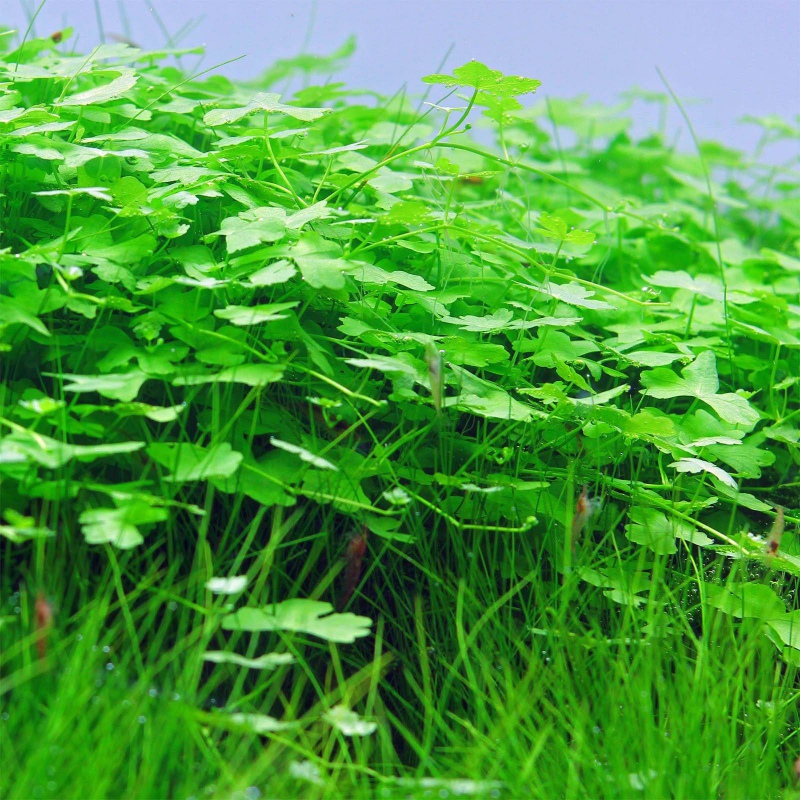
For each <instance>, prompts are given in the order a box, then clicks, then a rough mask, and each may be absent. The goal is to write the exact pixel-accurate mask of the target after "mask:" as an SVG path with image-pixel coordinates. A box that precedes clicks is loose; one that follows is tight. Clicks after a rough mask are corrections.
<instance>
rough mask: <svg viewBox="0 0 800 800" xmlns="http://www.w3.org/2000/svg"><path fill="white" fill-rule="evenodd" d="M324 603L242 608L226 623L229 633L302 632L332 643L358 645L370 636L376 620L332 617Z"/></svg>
mask: <svg viewBox="0 0 800 800" xmlns="http://www.w3.org/2000/svg"><path fill="white" fill-rule="evenodd" d="M331 611H333V606H332V605H331V604H330V603H323V602H322V601H320V600H304V599H299V598H298V599H294V600H284V601H283V602H282V603H275V604H274V605H269V606H265V607H264V608H240V609H239V610H238V611H236V612H234V613H233V614H228V615H227V616H226V617H224V618H223V620H222V627H223V628H225V629H226V630H229V631H298V632H300V633H310V634H312V635H313V636H318V637H319V638H320V639H326V640H327V641H329V642H354V641H355V640H356V639H358V638H360V637H361V636H367V635H368V634H369V628H370V626H371V625H372V620H371V619H369V617H359V616H356V615H355V614H350V613H347V614H331Z"/></svg>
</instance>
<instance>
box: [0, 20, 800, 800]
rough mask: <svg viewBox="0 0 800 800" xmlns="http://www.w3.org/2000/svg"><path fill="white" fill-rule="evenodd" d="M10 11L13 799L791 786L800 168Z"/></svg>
mask: <svg viewBox="0 0 800 800" xmlns="http://www.w3.org/2000/svg"><path fill="white" fill-rule="evenodd" d="M0 47H1V48H2V50H0V86H2V90H3V92H2V95H0V347H1V348H2V361H0V426H2V428H1V429H0V436H1V437H2V438H0V515H2V519H0V549H1V551H2V566H0V602H1V603H2V604H3V605H2V607H0V645H2V649H1V650H0V702H2V712H0V713H1V716H0V752H2V754H3V767H4V769H3V770H2V774H0V794H1V795H2V797H7V798H9V799H11V798H19V799H20V800H22V799H27V798H40V797H41V798H65V797H70V798H72V797H75V798H93V797H98V798H111V797H132V798H154V797H170V798H172V797H176V798H196V799H197V800H202V798H233V797H235V798H241V800H255V798H257V797H261V796H263V797H307V798H314V797H320V798H322V797H326V798H327V797H347V798H350V797H354V798H357V797H387V798H394V797H397V798H401V797H403V798H405V797H409V796H410V797H414V798H417V797H420V798H422V797H431V798H433V797H437V798H438V797H455V796H479V797H492V798H494V797H509V798H511V797H534V798H552V797H570V798H573V797H574V798H582V797H592V798H595V797H609V798H611V797H652V798H660V797H680V798H701V797H702V798H706V797H708V798H725V800H731V799H732V798H756V797H757V798H767V797H776V798H777V797H789V796H795V795H796V794H797V792H796V790H795V789H794V788H793V787H794V785H795V780H796V775H795V769H796V767H795V766H794V762H795V759H796V758H797V756H798V754H800V741H798V730H800V713H799V711H798V708H799V706H798V699H800V682H799V681H798V674H797V667H798V664H800V627H799V626H800V608H799V607H798V602H797V591H798V575H800V540H798V537H797V524H798V521H799V520H800V493H799V492H798V486H800V474H798V473H799V471H798V465H799V464H800V448H799V447H798V441H800V428H798V417H800V391H798V386H799V385H800V377H798V376H800V357H798V350H800V340H799V339H798V338H797V333H796V332H797V331H798V330H800V258H799V257H798V256H800V253H799V252H798V250H799V249H800V248H799V247H798V244H799V243H800V214H798V210H799V209H800V205H799V204H798V164H797V163H796V162H795V163H793V164H787V165H781V166H775V165H765V164H762V163H759V162H758V161H756V160H755V159H753V158H750V157H748V156H746V155H744V154H742V153H739V152H736V151H733V150H731V149H729V148H726V147H725V146H724V145H722V144H720V143H716V142H695V151H694V153H693V154H687V153H685V152H682V151H679V150H676V149H675V148H673V147H672V146H671V145H670V144H669V143H667V142H665V141H664V137H663V135H662V134H659V133H654V134H653V135H651V136H649V137H648V138H646V139H643V140H638V141H637V140H633V139H632V138H631V137H630V135H629V133H628V127H629V122H628V120H627V119H626V118H624V117H622V116H620V112H619V110H615V111H610V110H607V109H604V108H601V107H595V106H588V105H586V104H585V103H583V102H582V101H561V100H550V101H549V102H546V103H544V102H541V103H533V104H532V105H528V106H527V107H525V106H524V103H523V102H522V101H526V102H527V98H528V96H529V95H531V94H532V93H534V92H535V91H536V89H537V88H538V82H537V81H535V80H531V79H526V78H517V77H510V76H503V75H502V74H501V73H498V72H494V71H492V70H489V69H488V68H487V67H485V66H484V65H482V64H479V63H478V62H470V63H469V64H466V65H464V66H463V67H460V68H457V69H455V70H453V73H452V74H450V75H434V76H429V77H428V78H426V79H425V81H426V83H428V84H429V85H430V92H429V94H428V95H427V98H426V99H427V102H428V104H427V105H425V104H424V103H419V102H418V101H417V100H413V101H412V100H409V99H408V98H406V97H405V96H403V95H398V96H396V97H393V98H376V97H374V96H372V95H364V94H362V93H359V92H356V91H352V92H351V91H349V90H347V89H346V88H345V87H341V86H339V85H337V84H335V83H333V82H332V81H330V80H328V79H329V78H330V75H331V73H332V72H333V71H334V69H335V67H336V66H337V65H338V63H339V62H340V61H341V58H342V57H343V56H344V55H346V48H345V50H344V51H343V52H342V53H340V54H338V55H334V56H332V57H330V58H320V59H311V60H310V61H309V57H303V59H301V60H299V61H298V62H297V63H293V62H284V63H282V64H280V65H278V66H277V67H276V68H274V69H273V70H271V71H269V72H267V73H265V75H264V76H263V78H262V79H261V82H260V84H259V85H258V86H257V87H242V86H237V85H234V84H232V83H230V82H229V81H227V80H226V79H225V78H223V77H220V76H212V77H209V76H208V75H200V76H194V77H189V76H186V75H184V74H182V73H181V72H179V71H178V70H177V69H175V68H174V67H171V66H167V65H165V64H164V60H165V58H166V55H167V54H166V53H141V52H139V51H138V50H131V49H130V48H129V47H128V46H122V45H112V46H105V47H104V48H100V49H98V50H95V51H94V52H92V53H91V54H89V55H88V56H78V55H75V54H74V53H72V51H71V50H70V49H69V48H70V43H69V31H66V32H65V35H64V37H63V40H62V41H61V42H59V43H54V42H52V41H51V40H49V39H45V40H29V39H27V38H26V40H25V41H24V43H23V42H20V41H17V40H14V39H13V37H11V36H10V35H6V34H3V33H2V32H0ZM295 72H301V73H304V74H305V75H306V77H308V76H313V78H314V80H313V81H312V85H307V86H305V88H303V89H302V90H299V91H298V92H297V93H296V94H295V95H293V96H291V97H284V98H281V97H279V95H278V94H274V93H271V92H272V90H273V88H274V84H275V83H278V84H279V85H283V84H284V82H285V80H286V79H287V78H291V76H292V75H293V74H294V73H295ZM317 78H319V80H316V79H317ZM670 92H671V90H670ZM644 101H647V102H657V103H659V104H661V106H662V112H663V113H662V118H663V117H664V115H666V113H667V112H668V111H670V110H671V109H672V108H673V106H674V104H675V102H676V98H672V97H671V96H670V94H669V93H668V94H665V95H659V96H657V97H654V96H651V95H648V96H647V97H637V96H636V95H632V96H631V98H630V99H629V103H631V104H633V110H634V111H635V109H636V104H637V103H639V102H644ZM677 108H678V112H679V113H683V112H682V109H681V107H680V104H679V103H677ZM670 113H672V112H671V111H670ZM687 122H688V119H687ZM756 124H759V125H761V127H762V129H763V131H764V141H763V143H762V148H761V149H762V150H765V152H766V150H768V147H769V143H770V142H771V141H773V140H775V139H777V138H790V139H797V138H800V137H799V131H798V127H797V124H796V122H795V123H791V122H789V121H783V120H775V119H763V120H758V121H756ZM472 125H486V126H487V129H488V130H489V131H491V132H492V135H493V136H494V137H495V140H496V141H495V145H492V146H488V145H485V144H481V143H480V142H478V141H476V140H475V139H473V138H471V133H470V128H471V126H472ZM485 138H486V137H485V136H484V137H483V139H485ZM365 537H366V551H365V553H363V560H362V558H361V556H362V554H361V548H363V547H364V541H365ZM770 542H772V543H773V544H774V545H775V547H776V548H777V550H776V552H774V553H770V552H769V549H770ZM232 579H236V580H232ZM351 590H352V592H351ZM48 616H51V617H52V620H51V621H50V620H48V619H47V617H48ZM792 792H795V795H792Z"/></svg>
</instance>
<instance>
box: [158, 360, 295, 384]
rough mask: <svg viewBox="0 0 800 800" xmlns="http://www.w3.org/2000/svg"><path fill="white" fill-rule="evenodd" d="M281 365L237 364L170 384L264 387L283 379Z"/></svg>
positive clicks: (176, 379)
mask: <svg viewBox="0 0 800 800" xmlns="http://www.w3.org/2000/svg"><path fill="white" fill-rule="evenodd" d="M284 370H285V367H284V366H283V365H282V364H237V365H236V366H234V367H226V368H225V369H223V370H222V371H221V372H212V373H191V374H188V375H179V376H178V377H176V378H174V379H173V381H172V383H173V384H174V385H175V386H202V385H203V384H207V383H243V384H244V385H245V386H266V385H267V384H270V383H277V382H278V381H280V380H281V379H282V378H283V372H284Z"/></svg>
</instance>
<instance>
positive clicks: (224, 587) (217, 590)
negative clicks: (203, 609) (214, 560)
mask: <svg viewBox="0 0 800 800" xmlns="http://www.w3.org/2000/svg"><path fill="white" fill-rule="evenodd" d="M247 583H248V580H247V575H233V576H231V577H230V578H209V579H208V580H207V581H206V583H205V587H206V589H208V591H209V592H212V593H213V594H239V593H240V592H243V591H244V590H245V589H246V588H247Z"/></svg>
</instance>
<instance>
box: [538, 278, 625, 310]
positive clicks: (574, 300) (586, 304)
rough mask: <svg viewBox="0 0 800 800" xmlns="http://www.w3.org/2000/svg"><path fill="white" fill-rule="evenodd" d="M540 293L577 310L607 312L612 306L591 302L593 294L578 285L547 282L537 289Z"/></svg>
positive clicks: (600, 302) (603, 302)
mask: <svg viewBox="0 0 800 800" xmlns="http://www.w3.org/2000/svg"><path fill="white" fill-rule="evenodd" d="M537 288H538V289H539V291H540V292H543V293H544V294H549V295H550V296H551V297H555V298H556V300H560V301H561V302H562V303H567V304H568V305H571V306H578V308H593V309H596V310H609V309H613V308H614V306H612V305H609V304H608V303H606V302H605V301H604V300H592V299H591V298H592V297H594V292H591V291H589V290H588V289H587V288H586V287H585V286H583V285H581V284H580V283H568V284H563V285H560V284H557V283H553V282H552V281H548V282H547V283H545V284H544V285H543V286H540V287H537Z"/></svg>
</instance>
